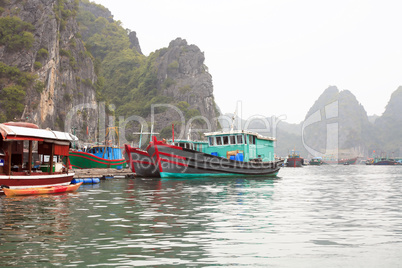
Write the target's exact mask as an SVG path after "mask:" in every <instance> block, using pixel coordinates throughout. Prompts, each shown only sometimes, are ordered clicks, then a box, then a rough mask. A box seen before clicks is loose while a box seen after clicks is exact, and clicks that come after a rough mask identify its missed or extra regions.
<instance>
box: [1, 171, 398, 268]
mask: <svg viewBox="0 0 402 268" xmlns="http://www.w3.org/2000/svg"><path fill="white" fill-rule="evenodd" d="M0 228H1V231H0V266H1V267H53V266H61V267H109V266H112V267H133V266H153V267H171V266H174V265H177V266H182V267H205V266H225V267H229V266H250V267H256V266H261V267H267V266H268V267H401V265H402V166H399V167H385V166H383V167H375V166H321V167H317V166H311V167H303V168H283V169H281V171H280V173H279V177H278V178H276V179H268V178H267V179H261V178H259V179H238V178H233V179H230V178H225V179H189V180H182V179H180V180H173V179H171V180H165V179H155V180H151V179H140V178H136V179H116V180H108V181H102V182H101V183H100V184H99V185H93V186H92V185H89V186H83V187H81V188H80V189H79V191H78V192H77V193H72V194H62V195H48V196H28V197H16V198H6V197H4V196H2V197H0Z"/></svg>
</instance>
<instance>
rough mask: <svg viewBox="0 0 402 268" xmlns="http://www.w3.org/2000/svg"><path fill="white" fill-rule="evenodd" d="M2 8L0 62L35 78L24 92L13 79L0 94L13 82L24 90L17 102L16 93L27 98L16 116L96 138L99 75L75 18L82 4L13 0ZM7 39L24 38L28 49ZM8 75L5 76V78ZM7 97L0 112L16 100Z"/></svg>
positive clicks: (70, 0)
mask: <svg viewBox="0 0 402 268" xmlns="http://www.w3.org/2000/svg"><path fill="white" fill-rule="evenodd" d="M0 6H1V11H2V13H1V18H0V24H1V26H2V28H1V35H2V36H3V39H2V42H1V43H0V61H1V62H2V63H3V64H4V65H5V66H6V68H12V67H17V68H18V69H19V70H20V71H23V72H25V74H26V75H27V77H31V78H33V79H32V82H31V83H25V84H22V88H21V83H20V82H18V81H16V82H15V81H14V82H13V81H10V79H9V81H8V83H2V84H1V85H0V94H1V93H2V92H3V93H6V92H7V89H8V87H9V86H10V83H11V84H14V85H15V86H18V88H19V89H20V91H18V93H17V91H14V92H15V94H14V98H15V97H16V96H15V95H23V96H24V97H23V98H22V99H21V101H22V102H23V103H24V107H23V109H19V110H16V112H15V114H14V117H15V118H16V119H24V120H28V121H30V122H34V123H37V124H38V125H40V126H41V127H43V128H46V127H50V128H52V129H56V130H66V131H70V130H71V129H70V127H71V128H79V129H88V130H89V131H88V132H89V135H95V130H96V126H97V123H96V122H97V116H98V112H97V110H96V98H95V90H94V84H95V83H96V81H97V76H96V74H95V72H94V65H93V62H92V59H91V57H90V56H89V55H88V54H87V53H86V50H85V48H84V44H83V42H82V41H81V35H80V33H79V31H78V25H77V22H76V20H75V16H76V13H77V11H78V1H76V0H28V1H18V0H9V1H1V2H0ZM22 24H25V25H28V26H29V27H28V26H27V29H28V30H26V31H20V28H21V25H22ZM7 29H9V30H7ZM5 35H9V36H14V37H16V36H20V37H21V38H22V39H23V42H25V43H24V44H25V45H23V46H21V45H18V44H17V45H16V44H15V42H14V43H13V42H11V41H10V40H11V39H10V38H8V39H6V40H4V36H5ZM30 35H31V36H32V37H33V39H31V40H30V39H29V37H30ZM6 76H7V75H4V73H3V75H2V77H3V78H4V77H6ZM7 77H8V78H10V76H9V75H8V76H7ZM11 95H12V94H11ZM2 96H3V99H2V100H1V101H2V106H1V107H0V109H4V108H5V104H6V103H10V101H13V99H12V98H11V96H9V97H8V98H5V97H4V94H2ZM86 107H87V108H88V107H89V108H88V109H87V108H86ZM3 112H4V111H3ZM10 119H13V118H10V117H9V116H8V117H7V118H4V117H3V119H2V120H10ZM65 128H69V129H65ZM77 134H78V135H85V134H84V133H77Z"/></svg>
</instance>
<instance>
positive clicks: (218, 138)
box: [216, 137, 222, 145]
mask: <svg viewBox="0 0 402 268" xmlns="http://www.w3.org/2000/svg"><path fill="white" fill-rule="evenodd" d="M216 145H222V137H216Z"/></svg>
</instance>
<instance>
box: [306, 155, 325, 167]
mask: <svg viewBox="0 0 402 268" xmlns="http://www.w3.org/2000/svg"><path fill="white" fill-rule="evenodd" d="M309 163H310V165H312V166H321V165H322V157H313V158H312V159H311V160H310V162H309Z"/></svg>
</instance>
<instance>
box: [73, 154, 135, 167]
mask: <svg viewBox="0 0 402 268" xmlns="http://www.w3.org/2000/svg"><path fill="white" fill-rule="evenodd" d="M68 157H69V161H70V165H71V166H72V167H73V168H78V169H84V168H85V169H86V168H118V167H122V168H125V167H126V166H127V163H126V160H125V159H124V158H121V159H113V160H112V159H106V158H101V157H97V156H95V155H93V154H90V153H85V152H78V151H70V152H69V155H68Z"/></svg>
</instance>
